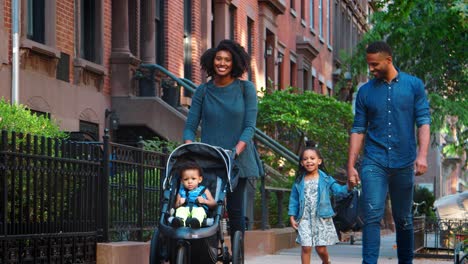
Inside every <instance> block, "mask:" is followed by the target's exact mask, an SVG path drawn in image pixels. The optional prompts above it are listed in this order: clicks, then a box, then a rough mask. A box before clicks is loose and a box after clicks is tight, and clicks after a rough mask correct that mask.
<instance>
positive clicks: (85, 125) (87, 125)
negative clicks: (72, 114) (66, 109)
mask: <svg viewBox="0 0 468 264" xmlns="http://www.w3.org/2000/svg"><path fill="white" fill-rule="evenodd" d="M80 132H82V133H85V134H88V135H89V136H91V137H92V139H94V140H95V141H97V140H98V138H99V125H98V124H96V123H91V122H87V121H83V120H80Z"/></svg>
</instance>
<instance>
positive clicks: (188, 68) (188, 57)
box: [184, 0, 192, 80]
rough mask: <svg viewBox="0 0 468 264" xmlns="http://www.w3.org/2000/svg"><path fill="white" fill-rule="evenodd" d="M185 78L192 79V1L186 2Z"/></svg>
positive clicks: (186, 0) (187, 0)
mask: <svg viewBox="0 0 468 264" xmlns="http://www.w3.org/2000/svg"><path fill="white" fill-rule="evenodd" d="M184 77H185V78H187V79H189V80H191V79H192V1H191V0H184Z"/></svg>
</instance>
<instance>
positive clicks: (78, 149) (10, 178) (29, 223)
mask: <svg viewBox="0 0 468 264" xmlns="http://www.w3.org/2000/svg"><path fill="white" fill-rule="evenodd" d="M101 156H102V151H100V149H99V148H98V146H93V145H86V144H80V143H76V142H70V141H64V140H58V139H50V138H44V137H37V136H31V135H23V134H16V133H14V132H13V133H8V132H6V131H2V133H1V142H0V202H1V213H0V263H95V261H96V259H95V254H96V252H95V251H96V241H97V237H98V227H99V225H100V224H99V215H100V213H99V212H100V211H101V209H102V208H101V207H100V203H99V198H100V197H99V194H100V186H101V184H100V180H99V174H100V169H101Z"/></svg>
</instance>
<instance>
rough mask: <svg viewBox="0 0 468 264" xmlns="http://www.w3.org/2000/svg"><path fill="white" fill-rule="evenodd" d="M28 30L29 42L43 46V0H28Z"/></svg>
mask: <svg viewBox="0 0 468 264" xmlns="http://www.w3.org/2000/svg"><path fill="white" fill-rule="evenodd" d="M27 5H28V6H27V10H28V29H27V31H28V32H27V37H28V39H30V40H34V41H36V42H39V43H42V44H45V3H44V0H28V3H27Z"/></svg>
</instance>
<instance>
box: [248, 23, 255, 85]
mask: <svg viewBox="0 0 468 264" xmlns="http://www.w3.org/2000/svg"><path fill="white" fill-rule="evenodd" d="M253 38H254V21H253V20H252V19H250V18H249V17H248V18H247V53H249V55H250V56H251V57H252V55H253V50H254V48H253V43H254V39H253ZM249 66H250V67H249V72H248V78H249V80H250V81H251V80H252V78H253V76H252V65H249Z"/></svg>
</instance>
